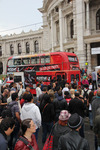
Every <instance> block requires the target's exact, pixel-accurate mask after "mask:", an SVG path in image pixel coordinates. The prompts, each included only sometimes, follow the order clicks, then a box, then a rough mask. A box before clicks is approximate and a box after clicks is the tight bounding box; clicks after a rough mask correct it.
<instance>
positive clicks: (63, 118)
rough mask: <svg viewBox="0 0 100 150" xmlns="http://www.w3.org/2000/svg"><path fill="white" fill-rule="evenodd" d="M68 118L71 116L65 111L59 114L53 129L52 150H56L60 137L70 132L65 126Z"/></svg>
mask: <svg viewBox="0 0 100 150" xmlns="http://www.w3.org/2000/svg"><path fill="white" fill-rule="evenodd" d="M70 116H71V114H70V113H69V112H68V111H67V110H62V111H61V112H60V115H59V120H58V122H57V123H56V124H55V125H54V127H53V150H58V141H59V138H60V136H62V135H65V134H67V133H68V132H70V128H69V127H68V125H67V122H68V119H69V117H70Z"/></svg>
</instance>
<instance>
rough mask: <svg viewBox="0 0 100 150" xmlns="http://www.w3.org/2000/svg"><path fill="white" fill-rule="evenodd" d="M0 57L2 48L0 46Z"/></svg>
mask: <svg viewBox="0 0 100 150" xmlns="http://www.w3.org/2000/svg"><path fill="white" fill-rule="evenodd" d="M0 56H2V47H1V46H0Z"/></svg>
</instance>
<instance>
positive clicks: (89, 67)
mask: <svg viewBox="0 0 100 150" xmlns="http://www.w3.org/2000/svg"><path fill="white" fill-rule="evenodd" d="M87 62H88V73H90V72H91V47H90V44H87Z"/></svg>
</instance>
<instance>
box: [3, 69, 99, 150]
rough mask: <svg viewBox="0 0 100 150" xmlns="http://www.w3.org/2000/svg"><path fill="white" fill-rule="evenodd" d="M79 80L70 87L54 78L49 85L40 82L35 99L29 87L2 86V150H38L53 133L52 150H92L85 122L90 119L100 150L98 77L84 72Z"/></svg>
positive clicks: (70, 84)
mask: <svg viewBox="0 0 100 150" xmlns="http://www.w3.org/2000/svg"><path fill="white" fill-rule="evenodd" d="M81 75H82V77H81V79H82V80H81V85H79V84H78V81H77V79H73V80H72V82H71V83H67V82H66V81H64V80H63V79H62V80H60V81H59V82H58V81H57V80H56V78H54V79H53V80H52V81H51V82H50V85H48V86H47V85H44V83H43V81H41V82H39V83H38V84H37V87H36V96H35V97H33V95H32V94H31V93H30V87H29V86H27V87H26V88H23V84H22V82H20V83H19V84H18V85H17V84H16V83H14V82H13V83H11V84H10V85H7V84H6V85H5V86H2V88H1V95H0V149H1V150H7V149H9V150H20V149H23V150H24V149H25V150H29V149H34V150H39V147H38V136H39V129H40V127H42V135H41V140H42V144H43V145H44V144H45V142H46V139H47V137H48V135H49V134H50V133H51V131H52V135H53V148H52V149H53V150H75V149H82V150H89V149H90V146H89V143H88V141H87V140H86V139H85V135H84V130H85V129H84V126H85V124H84V118H85V117H89V123H90V129H91V130H93V131H94V133H95V140H94V143H95V150H100V84H99V83H98V87H97V85H96V82H95V81H96V78H95V74H94V73H91V74H89V75H87V73H86V72H84V73H83V70H82V71H81Z"/></svg>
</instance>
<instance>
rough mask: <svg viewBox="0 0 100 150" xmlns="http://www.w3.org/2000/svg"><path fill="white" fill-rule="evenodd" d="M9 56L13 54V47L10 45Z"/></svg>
mask: <svg viewBox="0 0 100 150" xmlns="http://www.w3.org/2000/svg"><path fill="white" fill-rule="evenodd" d="M10 54H11V55H13V54H14V47H13V45H12V44H11V45H10Z"/></svg>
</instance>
